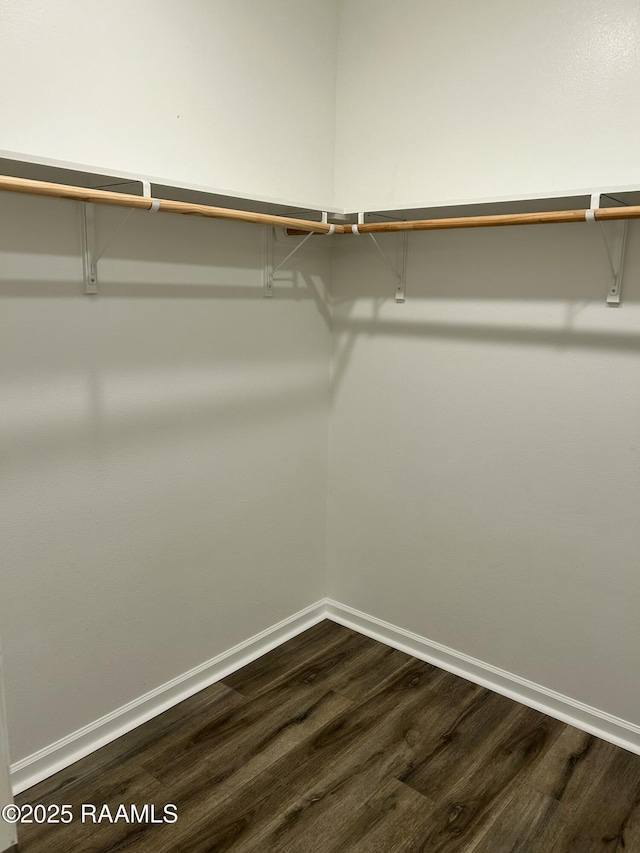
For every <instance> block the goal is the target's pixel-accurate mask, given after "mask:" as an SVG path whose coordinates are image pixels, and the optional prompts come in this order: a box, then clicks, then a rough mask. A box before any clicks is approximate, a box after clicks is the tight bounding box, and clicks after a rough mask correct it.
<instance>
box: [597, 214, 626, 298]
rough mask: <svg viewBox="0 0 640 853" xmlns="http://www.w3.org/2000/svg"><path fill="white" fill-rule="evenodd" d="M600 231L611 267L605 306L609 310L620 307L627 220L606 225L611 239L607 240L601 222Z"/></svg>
mask: <svg viewBox="0 0 640 853" xmlns="http://www.w3.org/2000/svg"><path fill="white" fill-rule="evenodd" d="M598 224H599V225H600V231H601V233H602V239H603V240H604V245H605V248H606V250H607V256H608V258H609V265H610V267H611V284H610V286H609V290H608V292H607V305H608V306H609V308H619V307H620V297H621V295H622V271H623V267H624V250H625V246H626V243H627V229H628V226H629V221H628V220H626V219H625V220H620V221H618V222H615V221H614V222H610V223H608V226H609V229H610V231H611V239H610V240H609V239H607V234H606V231H605V227H604V225H603V223H602V222H600V223H598Z"/></svg>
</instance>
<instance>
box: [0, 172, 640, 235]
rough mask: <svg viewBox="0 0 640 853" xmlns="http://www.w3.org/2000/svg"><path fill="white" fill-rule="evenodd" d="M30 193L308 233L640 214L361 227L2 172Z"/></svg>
mask: <svg viewBox="0 0 640 853" xmlns="http://www.w3.org/2000/svg"><path fill="white" fill-rule="evenodd" d="M2 190H4V191H6V192H15V193H26V194H27V195H40V196H49V197H50V198H65V199H70V200H71V201H84V202H88V203H90V204H108V205H112V206H115V207H133V208H137V209H139V210H151V209H154V210H158V211H161V212H163V213H182V214H185V215H188V216H205V217H209V218H211V219H228V220H231V221H235V222H251V223H253V224H255V225H272V226H274V227H276V228H286V229H288V230H289V231H290V232H291V233H297V234H308V233H309V232H310V231H311V232H312V233H314V234H328V233H332V234H352V233H356V234H380V233H384V232H389V231H441V230H446V229H449V228H490V227H496V226H501V225H545V224H551V223H558V222H585V221H586V220H588V218H589V216H590V215H591V214H593V215H592V217H591V218H592V219H595V220H598V221H601V220H610V219H640V206H634V207H631V206H630V207H599V208H596V209H594V210H589V209H588V208H587V209H582V210H551V211H545V212H543V213H501V214H497V215H493V216H457V217H451V218H449V219H415V220H409V221H407V222H403V221H395V222H366V223H362V224H360V225H358V226H357V231H355V232H354V231H353V230H352V226H351V225H330V224H329V223H327V222H314V221H312V220H308V219H294V218H293V217H289V216H274V215H272V214H268V213H253V212H251V211H248V210H232V209H230V208H226V207H212V206H211V205H208V204H191V203H190V202H186V201H171V200H170V199H155V198H153V199H152V198H148V197H147V196H139V195H128V194H127V193H114V192H109V191H108V190H97V189H91V188H87V187H74V186H67V185H66V184H52V183H49V182H47V181H32V180H28V179H27V178H12V177H9V176H6V175H0V191H2Z"/></svg>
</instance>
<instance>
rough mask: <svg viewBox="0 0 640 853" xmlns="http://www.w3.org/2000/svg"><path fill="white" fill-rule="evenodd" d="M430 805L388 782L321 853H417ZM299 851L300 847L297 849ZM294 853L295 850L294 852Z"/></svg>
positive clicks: (412, 793) (423, 798)
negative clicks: (345, 852) (346, 852)
mask: <svg viewBox="0 0 640 853" xmlns="http://www.w3.org/2000/svg"><path fill="white" fill-rule="evenodd" d="M433 810H434V804H433V803H432V802H431V801H430V800H428V799H427V798H426V797H423V796H422V794H418V792H417V791H414V790H413V788H409V787H408V785H404V784H403V783H402V782H398V781H397V779H392V780H391V781H390V782H388V783H387V784H386V785H385V786H384V787H382V788H380V790H379V791H377V792H376V793H375V794H374V795H373V796H372V797H370V798H369V799H368V800H367V802H366V803H364V804H363V805H362V806H361V807H360V808H359V809H358V810H357V811H356V812H354V813H353V814H352V815H351V819H350V820H349V821H348V822H347V823H346V825H345V826H344V827H339V831H338V832H334V833H332V839H331V841H332V843H331V844H330V846H328V847H324V848H322V847H320V846H319V845H318V850H323V853H344V851H345V850H348V851H349V853H419V850H420V847H419V844H420V841H419V839H420V838H422V837H423V836H424V834H425V832H426V830H427V827H428V826H429V823H430V821H431V820H432V813H433ZM300 849H301V848H300ZM296 853H298V851H296Z"/></svg>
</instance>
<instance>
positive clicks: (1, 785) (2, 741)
mask: <svg viewBox="0 0 640 853" xmlns="http://www.w3.org/2000/svg"><path fill="white" fill-rule="evenodd" d="M2 670H3V666H2V648H1V647H0V808H2V806H4V805H7V804H8V803H11V802H12V801H13V794H12V791H11V783H10V780H9V736H8V731H7V720H6V712H5V703H4V679H3V674H2ZM16 841H17V833H16V827H15V824H9V823H6V821H4V820H3V819H2V818H1V817H0V850H7V849H8V848H9V847H11V845H12V844H15V843H16Z"/></svg>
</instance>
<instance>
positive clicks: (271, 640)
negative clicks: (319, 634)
mask: <svg viewBox="0 0 640 853" xmlns="http://www.w3.org/2000/svg"><path fill="white" fill-rule="evenodd" d="M323 619H331V620H332V621H333V622H337V623H338V624H340V625H344V626H346V627H347V628H351V629H352V630H354V631H358V632H359V633H360V634H365V635H366V636H368V637H372V638H373V639H374V640H378V641H380V642H381V643H384V644H385V645H387V646H391V647H393V648H396V649H400V650H401V651H403V652H406V653H407V654H410V655H413V656H414V657H416V658H419V659H420V660H424V661H427V662H428V663H432V664H434V665H435V666H437V667H440V668H441V669H444V670H447V671H448V672H452V673H454V674H455V675H459V676H461V677H462V678H466V679H467V680H468V681H472V682H473V683H474V684H480V685H481V686H483V687H487V688H489V689H490V690H494V691H495V692H496V693H501V694H502V695H503V696H507V697H509V698H510V699H514V700H515V701H516V702H521V703H522V704H523V705H527V706H529V707H530V708H535V709H536V710H538V711H542V712H543V713H545V714H549V716H551V717H555V718H556V719H558V720H562V721H563V722H565V723H568V724H569V725H572V726H575V727H576V728H578V729H582V730H583V731H586V732H589V733H590V734H593V735H595V736H596V737H599V738H602V740H605V741H608V742H609V743H613V744H615V745H616V746H621V747H622V748H623V749H627V750H629V751H630V752H634V753H636V754H638V755H640V726H638V725H635V724H634V723H630V722H628V721H627V720H622V719H620V718H619V717H614V716H613V715H611V714H607V713H606V711H601V710H599V709H598V708H593V707H591V706H590V705H585V704H584V703H583V702H579V701H577V700H575V699H571V698H570V697H569V696H563V695H562V694H561V693H557V692H556V691H554V690H549V689H548V688H547V687H543V686H542V685H540V684H535V683H534V682H533V681H528V680H527V679H525V678H521V677H520V676H518V675H514V674H513V673H511V672H507V671H506V670H504V669H499V668H498V667H495V666H492V665H491V664H488V663H485V662H484V661H481V660H478V659H477V658H473V657H471V656H470V655H466V654H463V653H462V652H458V651H456V650H455V649H451V648H448V647H447V646H443V645H442V644H440V643H436V642H434V641H433V640H428V639H427V638H425V637H421V636H420V635H419V634H414V633H412V632H411V631H407V630H405V629H404V628H399V627H398V626H397V625H392V624H390V623H389V622H385V621H383V620H382V619H378V618H377V617H375V616H370V615H368V614H367V613H363V612H362V611H360V610H356V609H355V608H353V607H349V606H348V605H346V604H340V603H339V602H337V601H333V600H332V599H328V598H327V599H322V600H320V601H317V602H315V604H312V605H310V606H309V607H306V608H305V609H304V610H300V611H299V612H298V613H295V614H294V615H293V616H290V617H289V618H287V619H283V620H282V621H281V622H278V623H277V624H276V625H272V626H271V627H270V628H267V629H266V630H264V631H261V632H260V633H259V634H256V635H255V636H253V637H250V638H249V639H248V640H245V641H244V642H242V643H239V644H238V645H237V646H234V647H233V648H232V649H229V650H228V651H226V652H223V653H222V654H220V655H218V656H217V657H215V658H212V659H211V660H209V661H206V662H205V663H203V664H200V666H197V667H194V669H191V670H189V671H188V672H185V673H183V674H182V675H179V676H178V677H177V678H174V679H172V680H171V681H168V682H167V683H166V684H162V685H161V686H160V687H157V688H155V690H151V691H150V692H149V693H145V695H144V696H140V697H139V698H138V699H134V701H133V702H129V703H128V704H127V705H123V706H122V707H121V708H117V709H116V710H115V711H112V712H111V713H110V714H107V715H106V716H104V717H101V718H100V719H99V720H95V722H93V723H89V725H87V726H84V727H83V728H81V729H78V730H77V731H75V732H72V733H71V734H69V735H67V736H66V737H64V738H62V739H61V740H59V741H56V742H55V743H53V744H51V745H49V746H47V747H45V748H44V749H41V750H40V751H39V752H36V753H34V754H33V755H30V756H28V757H27V758H24V759H23V760H22V761H18V762H17V763H16V764H13V765H12V766H11V782H12V787H13V792H14V794H19V793H20V792H21V791H24V790H26V789H27V788H30V787H31V786H32V785H35V784H37V783H38V782H41V781H42V780H43V779H46V778H47V777H48V776H51V775H53V774H54V773H57V772H58V771H59V770H63V769H64V768H65V767H68V766H69V765H70V764H73V763H74V762H75V761H78V760H79V759H80V758H84V757H85V756H86V755H89V754H90V753H91V752H94V751H95V750H96V749H100V747H101V746H104V745H105V744H107V743H110V742H111V741H112V740H115V739H116V738H118V737H120V736H121V735H123V734H126V733H127V732H129V731H131V730H132V729H134V728H136V727H137V726H139V725H142V723H146V722H147V720H150V719H152V718H153V717H156V716H158V714H161V713H163V711H166V710H168V709H169V708H172V707H173V706H174V705H177V704H178V703H179V702H182V701H183V700H184V699H188V698H189V696H193V694H194V693H197V692H198V691H199V690H203V689H204V688H205V687H209V686H210V685H211V684H214V683H215V682H216V681H221V680H222V679H224V678H226V677H227V676H228V675H230V674H231V673H232V672H235V671H236V670H237V669H240V668H241V667H243V666H246V665H247V664H248V663H251V661H253V660H255V659H256V658H259V657H261V656H262V655H264V654H266V653H267V652H269V651H271V650H272V649H274V648H276V647H277V646H279V645H281V644H282V643H285V642H286V641H287V640H290V639H291V638H292V637H295V636H296V635H297V634H300V633H301V632H302V631H305V630H306V629H307V628H310V627H311V626H312V625H315V624H316V623H318V622H321V621H322V620H323Z"/></svg>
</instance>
